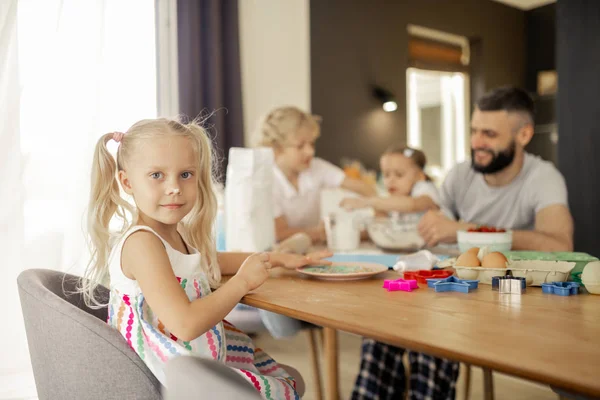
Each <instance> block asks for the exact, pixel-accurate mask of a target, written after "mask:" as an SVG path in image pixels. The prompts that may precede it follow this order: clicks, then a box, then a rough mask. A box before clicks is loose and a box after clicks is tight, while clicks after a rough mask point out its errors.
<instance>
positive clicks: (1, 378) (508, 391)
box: [0, 333, 558, 400]
mask: <svg viewBox="0 0 600 400" xmlns="http://www.w3.org/2000/svg"><path fill="white" fill-rule="evenodd" d="M254 341H255V344H256V346H257V347H261V348H262V349H263V350H265V351H266V352H267V353H269V354H270V355H271V356H273V358H275V359H276V360H277V361H280V362H282V363H284V364H289V365H291V366H294V367H295V368H296V369H298V371H300V373H301V374H302V376H303V378H304V380H305V382H306V394H305V396H304V397H303V399H305V400H314V399H316V396H315V389H314V384H313V378H312V369H311V364H310V358H309V356H308V339H307V336H306V335H305V334H304V333H301V334H299V335H297V336H295V337H293V338H291V339H280V340H276V339H273V338H272V337H271V336H270V335H269V334H267V333H263V334H259V335H258V336H256V337H255V338H254ZM360 344H361V339H360V338H359V337H358V336H355V335H351V334H347V333H340V337H339V345H340V363H339V366H340V394H341V398H342V399H350V394H351V392H352V387H353V385H354V380H355V378H356V374H357V372H358V368H359V363H360ZM463 376H464V374H463V373H462V370H461V375H460V378H459V382H458V390H457V396H456V399H457V400H462V399H463V381H462V377H463ZM494 385H495V395H496V399H497V400H503V399H506V400H556V399H558V396H557V395H556V394H554V393H553V392H552V391H551V390H550V389H549V388H548V387H547V386H543V385H538V384H535V383H532V382H528V381H524V380H521V379H516V378H512V377H509V376H506V375H503V374H499V373H494ZM36 398H37V397H36V393H35V384H34V382H33V375H32V374H31V371H25V372H22V371H20V373H17V371H14V373H11V371H4V372H3V373H2V374H0V400H9V399H10V400H17V399H19V400H25V399H26V400H33V399H36ZM470 398H471V399H473V400H478V399H483V378H482V372H481V370H480V369H479V368H473V369H472V376H471V397H470Z"/></svg>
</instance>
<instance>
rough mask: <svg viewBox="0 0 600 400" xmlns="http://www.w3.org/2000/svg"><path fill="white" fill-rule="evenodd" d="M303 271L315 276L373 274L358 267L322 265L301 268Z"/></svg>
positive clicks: (368, 269)
mask: <svg viewBox="0 0 600 400" xmlns="http://www.w3.org/2000/svg"><path fill="white" fill-rule="evenodd" d="M302 270H303V271H306V272H312V273H316V274H355V273H358V272H373V270H372V269H371V268H368V267H361V266H358V265H323V266H318V267H307V268H303V269H302Z"/></svg>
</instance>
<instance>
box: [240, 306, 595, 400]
mask: <svg viewBox="0 0 600 400" xmlns="http://www.w3.org/2000/svg"><path fill="white" fill-rule="evenodd" d="M251 296H252V295H251V294H250V295H247V296H245V297H243V298H242V301H241V302H242V303H243V304H246V305H248V306H252V307H257V308H260V309H263V310H266V311H272V312H275V313H278V314H282V315H285V316H288V317H291V318H295V319H299V320H302V321H306V322H310V323H312V324H315V325H319V326H323V327H328V328H334V329H336V330H341V331H344V332H349V333H353V334H355V335H359V336H363V337H367V338H370V339H375V340H377V341H381V342H382V343H386V344H388V345H392V346H396V347H404V348H407V349H410V350H414V351H419V352H423V353H427V354H431V355H433V356H436V357H440V358H447V359H450V360H455V361H460V362H464V363H467V364H471V365H474V366H479V367H483V368H489V369H491V370H493V371H498V372H502V373H505V374H507V375H511V376H516V377H519V378H523V379H528V380H531V381H534V382H539V383H543V384H547V385H549V386H551V387H556V388H559V389H562V390H565V391H569V392H574V393H576V394H582V395H588V396H600V387H598V388H586V387H582V386H579V385H577V384H574V383H573V382H572V381H568V380H563V379H562V378H556V377H554V378H548V377H546V376H544V375H542V374H539V373H537V370H533V371H532V370H529V369H522V368H519V367H513V366H510V367H509V366H506V365H504V364H502V363H494V362H489V361H487V360H485V359H481V358H478V357H472V356H464V355H462V354H460V353H457V352H453V351H452V350H447V349H444V348H439V347H436V346H435V345H429V344H426V343H420V342H417V341H414V340H411V339H404V340H400V341H397V342H390V341H388V340H386V339H385V338H382V337H378V335H374V334H373V333H372V332H371V331H370V330H369V328H368V327H367V326H365V327H357V328H353V327H352V326H350V325H349V324H346V323H345V322H338V321H332V320H330V319H328V318H324V317H318V316H314V315H312V314H306V313H303V312H300V311H297V310H294V309H290V308H286V307H281V306H277V305H273V304H271V303H269V302H265V301H261V300H258V299H253V298H252V297H251ZM551 379H553V380H552V381H551Z"/></svg>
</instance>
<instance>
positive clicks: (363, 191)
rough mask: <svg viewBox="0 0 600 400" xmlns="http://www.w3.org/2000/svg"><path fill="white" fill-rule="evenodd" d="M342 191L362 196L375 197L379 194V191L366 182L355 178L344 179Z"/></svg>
mask: <svg viewBox="0 0 600 400" xmlns="http://www.w3.org/2000/svg"><path fill="white" fill-rule="evenodd" d="M340 187H341V188H342V189H346V190H350V191H352V192H355V193H358V194H360V195H362V196H374V195H375V194H377V189H376V188H375V187H374V186H373V185H370V184H368V183H367V182H365V181H362V180H360V179H354V178H348V177H346V178H344V180H343V181H342V184H341V185H340Z"/></svg>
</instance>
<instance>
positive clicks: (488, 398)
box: [483, 368, 494, 400]
mask: <svg viewBox="0 0 600 400" xmlns="http://www.w3.org/2000/svg"><path fill="white" fill-rule="evenodd" d="M483 389H484V391H485V393H484V394H483V395H484V398H485V400H494V378H493V376H492V370H491V369H488V368H483Z"/></svg>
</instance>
